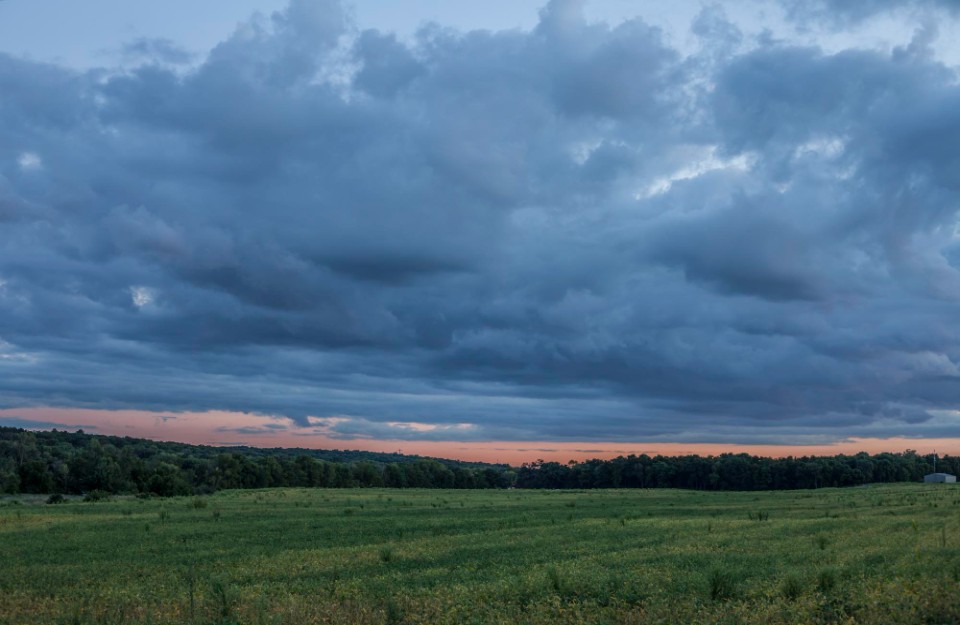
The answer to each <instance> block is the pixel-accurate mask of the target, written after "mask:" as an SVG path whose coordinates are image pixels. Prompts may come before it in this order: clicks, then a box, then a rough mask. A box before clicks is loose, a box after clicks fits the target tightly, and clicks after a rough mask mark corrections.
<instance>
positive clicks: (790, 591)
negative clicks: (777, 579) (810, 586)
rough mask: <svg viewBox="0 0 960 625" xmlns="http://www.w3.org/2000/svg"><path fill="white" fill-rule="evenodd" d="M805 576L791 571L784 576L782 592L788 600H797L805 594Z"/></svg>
mask: <svg viewBox="0 0 960 625" xmlns="http://www.w3.org/2000/svg"><path fill="white" fill-rule="evenodd" d="M804 585H805V584H804V582H803V578H802V577H800V575H798V574H796V573H790V574H788V575H787V576H786V577H784V578H783V583H782V584H780V594H781V595H782V596H783V598H784V599H786V600H787V601H796V600H797V599H799V598H800V596H801V595H803V589H804Z"/></svg>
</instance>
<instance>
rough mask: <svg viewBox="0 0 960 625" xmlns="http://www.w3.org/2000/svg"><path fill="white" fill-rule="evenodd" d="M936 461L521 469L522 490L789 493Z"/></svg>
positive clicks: (658, 460) (902, 473)
mask: <svg viewBox="0 0 960 625" xmlns="http://www.w3.org/2000/svg"><path fill="white" fill-rule="evenodd" d="M933 463H934V457H933V455H932V454H930V455H926V456H921V455H918V454H917V452H915V451H911V450H907V451H906V452H904V453H881V454H876V455H870V454H867V453H858V454H855V455H837V456H808V457H802V458H794V457H788V458H765V457H760V456H751V455H749V454H722V455H719V456H669V457H668V456H653V457H651V456H647V455H645V454H644V455H640V456H634V455H631V456H621V457H619V458H614V459H612V460H588V461H586V462H579V463H568V464H560V463H558V462H544V461H542V460H538V461H537V462H534V463H530V464H525V465H523V466H522V467H520V469H519V470H518V471H517V479H516V486H517V487H518V488H688V489H697V490H786V489H799V488H822V487H825V486H858V485H861V484H871V483H875V482H918V481H920V480H922V479H923V476H924V475H926V474H928V473H932V472H933V470H934V467H933ZM936 470H937V471H941V472H945V473H953V474H954V475H957V474H958V472H960V457H952V456H943V457H940V458H938V459H937V461H936Z"/></svg>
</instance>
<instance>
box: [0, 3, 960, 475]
mask: <svg viewBox="0 0 960 625" xmlns="http://www.w3.org/2000/svg"><path fill="white" fill-rule="evenodd" d="M662 4H664V3H636V2H626V1H622V0H595V1H594V2H580V1H578V0H553V1H551V2H518V1H511V2H507V1H504V0H493V1H491V2H486V3H476V2H472V1H471V2H468V1H465V0H464V1H450V0H445V1H443V2H441V1H439V0H411V1H409V2H403V3H397V2H387V1H385V0H357V1H356V2H352V3H349V2H343V3H341V2H339V1H338V0H236V1H232V2H229V3H227V2H217V3H199V4H198V3H194V2H186V1H185V0H170V1H169V2H165V3H155V2H151V3H148V2H131V1H129V0H88V1H87V2H84V3H77V2H74V1H73V0H45V1H44V2H42V3H41V2H34V1H30V0H2V1H0V425H12V426H16V427H28V428H52V427H57V428H67V429H75V428H78V427H82V428H84V429H85V431H89V432H95V433H110V434H125V435H132V436H146V437H150V438H158V439H163V440H184V441H188V442H197V443H205V444H219V445H230V444H253V445H263V446H300V447H324V448H330V447H335V448H341V449H343V448H347V449H380V450H389V451H396V450H397V449H400V450H403V451H404V452H407V453H424V454H427V455H433V456H446V457H460V458H468V459H483V460H494V461H508V462H513V463H518V462H522V461H525V460H534V459H536V458H548V459H559V460H567V459H571V458H575V459H583V458H587V457H609V456H612V455H618V454H621V453H660V452H663V453H691V452H695V453H720V452H724V451H748V452H751V453H763V454H765V455H780V456H782V455H799V454H805V453H835V452H840V451H842V452H845V453H846V452H853V451H858V450H860V449H864V450H868V451H881V450H889V451H902V450H904V449H907V448H911V449H918V450H921V451H932V450H933V449H937V450H939V451H941V452H942V453H954V454H957V453H960V369H958V363H960V230H958V211H960V81H958V74H957V68H958V67H960V12H958V10H957V9H956V8H955V7H956V5H955V3H953V2H950V1H947V0H942V1H939V2H936V1H932V2H931V1H928V2H913V1H909V0H869V1H867V0H865V1H863V2H858V3H849V2H844V1H841V0H811V1H803V2H801V1H799V0H747V1H742V2H719V3H711V2H700V1H688V0H682V1H677V2H671V3H669V6H668V7H666V8H664V7H663V6H660V5H662ZM53 16H56V19H53Z"/></svg>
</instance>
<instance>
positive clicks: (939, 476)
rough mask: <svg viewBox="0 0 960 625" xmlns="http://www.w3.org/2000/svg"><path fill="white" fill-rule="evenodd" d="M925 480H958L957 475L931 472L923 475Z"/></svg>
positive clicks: (945, 481) (952, 481) (949, 481)
mask: <svg viewBox="0 0 960 625" xmlns="http://www.w3.org/2000/svg"><path fill="white" fill-rule="evenodd" d="M923 481H924V482H934V483H940V484H953V483H955V482H956V481H957V476H956V475H950V474H949V473H930V474H929V475H924V476H923Z"/></svg>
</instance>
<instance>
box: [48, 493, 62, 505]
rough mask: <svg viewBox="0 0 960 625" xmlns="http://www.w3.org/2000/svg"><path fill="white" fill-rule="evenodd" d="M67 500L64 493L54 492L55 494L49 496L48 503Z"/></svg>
mask: <svg viewBox="0 0 960 625" xmlns="http://www.w3.org/2000/svg"><path fill="white" fill-rule="evenodd" d="M66 500H67V498H66V497H64V496H63V495H61V494H60V493H54V494H52V495H50V496H49V497H47V503H50V504H54V503H63V502H65V501H66Z"/></svg>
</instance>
